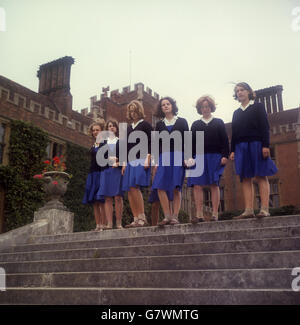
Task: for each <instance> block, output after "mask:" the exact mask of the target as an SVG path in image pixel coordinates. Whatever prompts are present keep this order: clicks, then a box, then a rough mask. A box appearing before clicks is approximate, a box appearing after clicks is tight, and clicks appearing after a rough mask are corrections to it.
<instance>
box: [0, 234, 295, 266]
mask: <svg viewBox="0 0 300 325" xmlns="http://www.w3.org/2000/svg"><path fill="white" fill-rule="evenodd" d="M279 250H284V251H289V250H300V237H295V238H270V239H257V240H235V241H227V242H224V241H220V242H201V243H184V244H164V245H162V244H156V245H142V246H125V247H105V248H88V249H72V250H58V251H36V252H21V253H2V254H0V263H2V262H22V261H42V260H69V259H90V258H106V257H108V258H109V257H138V256H165V255H191V254H217V253H237V252H262V251H263V252H267V251H279Z"/></svg>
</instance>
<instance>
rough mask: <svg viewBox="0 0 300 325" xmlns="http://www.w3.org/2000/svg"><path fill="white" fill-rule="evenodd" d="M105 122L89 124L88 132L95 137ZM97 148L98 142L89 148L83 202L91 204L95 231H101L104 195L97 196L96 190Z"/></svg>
mask: <svg viewBox="0 0 300 325" xmlns="http://www.w3.org/2000/svg"><path fill="white" fill-rule="evenodd" d="M104 125H105V122H104V120H103V121H99V122H95V123H93V124H91V125H90V127H89V133H90V135H91V136H92V137H93V138H94V139H95V141H96V138H97V135H98V134H99V133H100V132H101V131H103V129H104ZM98 149H99V143H97V142H95V143H94V145H93V146H92V147H91V149H90V155H91V165H90V171H89V174H88V176H87V180H86V185H85V192H84V197H83V200H82V203H83V204H92V205H93V209H94V216H95V221H96V228H95V229H94V230H95V231H102V230H103V228H104V226H105V209H104V201H105V200H104V197H97V192H98V190H99V186H100V179H101V172H102V168H101V167H100V166H99V165H98V164H97V161H96V155H97V152H98Z"/></svg>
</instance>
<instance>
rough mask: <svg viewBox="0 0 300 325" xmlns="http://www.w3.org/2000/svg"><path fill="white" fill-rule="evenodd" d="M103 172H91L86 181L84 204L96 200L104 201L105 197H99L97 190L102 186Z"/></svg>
mask: <svg viewBox="0 0 300 325" xmlns="http://www.w3.org/2000/svg"><path fill="white" fill-rule="evenodd" d="M100 179H101V172H99V171H97V172H92V173H89V174H88V176H87V179H86V183H85V191H84V197H83V200H82V203H83V204H93V203H95V202H102V203H103V202H104V201H105V200H104V197H100V196H99V197H97V192H98V190H99V187H100Z"/></svg>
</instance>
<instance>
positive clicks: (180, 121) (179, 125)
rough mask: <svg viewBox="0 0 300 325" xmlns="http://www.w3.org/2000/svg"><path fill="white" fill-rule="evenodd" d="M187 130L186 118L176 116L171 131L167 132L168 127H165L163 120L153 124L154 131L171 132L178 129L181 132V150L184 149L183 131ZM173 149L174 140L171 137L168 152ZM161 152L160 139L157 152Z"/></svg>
mask: <svg viewBox="0 0 300 325" xmlns="http://www.w3.org/2000/svg"><path fill="white" fill-rule="evenodd" d="M188 130H189V125H188V123H187V121H186V119H184V118H182V117H178V118H177V120H176V122H175V124H174V125H173V128H172V130H171V132H169V130H168V128H167V127H166V124H165V123H164V121H162V120H161V121H158V122H157V123H156V126H155V131H159V132H162V131H167V132H168V133H172V132H173V131H179V132H180V133H181V139H182V148H181V150H182V152H183V151H184V131H188ZM173 151H174V140H173V139H172V138H171V140H170V152H173ZM161 152H162V139H160V140H159V153H161Z"/></svg>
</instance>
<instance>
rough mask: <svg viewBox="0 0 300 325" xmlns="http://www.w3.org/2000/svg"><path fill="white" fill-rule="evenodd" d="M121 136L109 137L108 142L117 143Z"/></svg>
mask: <svg viewBox="0 0 300 325" xmlns="http://www.w3.org/2000/svg"><path fill="white" fill-rule="evenodd" d="M118 140H119V138H118V137H114V138H108V139H107V144H116V143H117V142H118Z"/></svg>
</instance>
